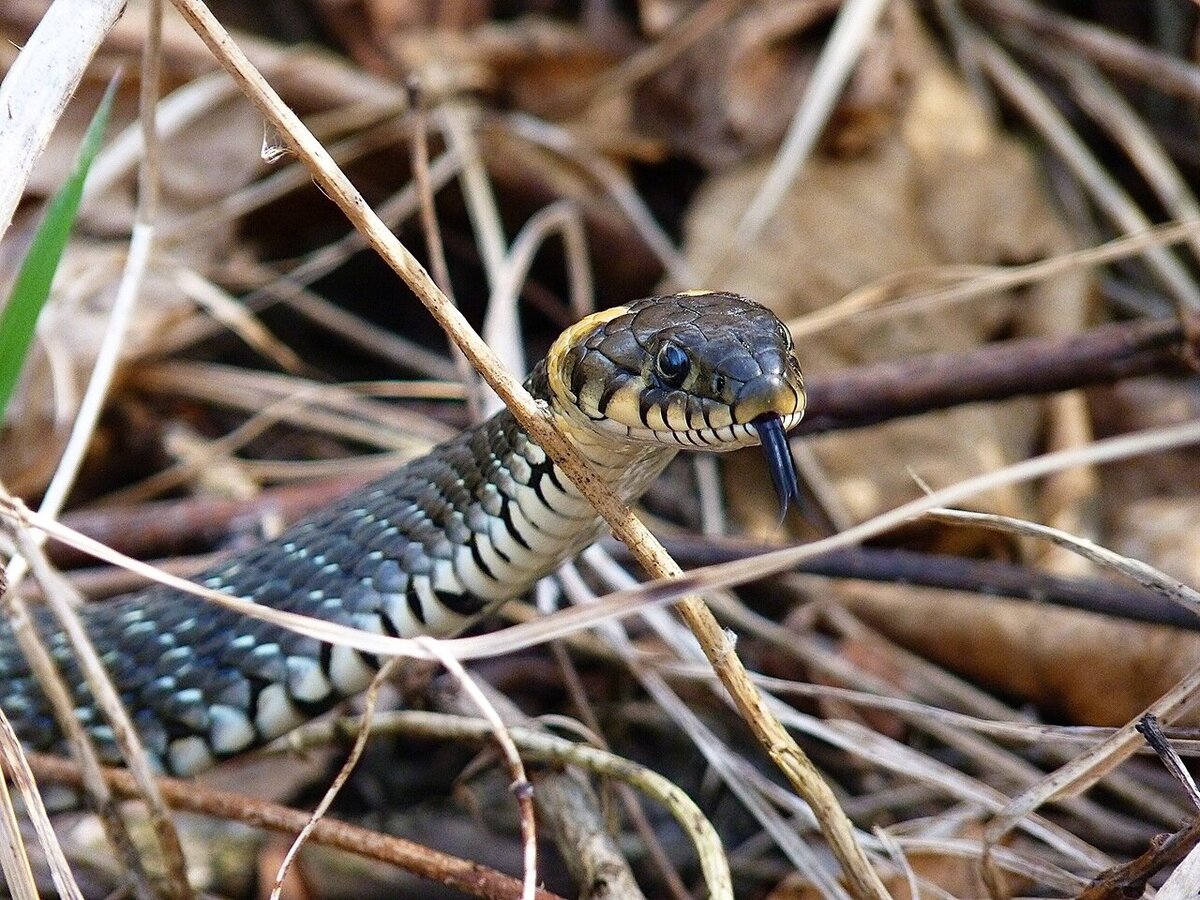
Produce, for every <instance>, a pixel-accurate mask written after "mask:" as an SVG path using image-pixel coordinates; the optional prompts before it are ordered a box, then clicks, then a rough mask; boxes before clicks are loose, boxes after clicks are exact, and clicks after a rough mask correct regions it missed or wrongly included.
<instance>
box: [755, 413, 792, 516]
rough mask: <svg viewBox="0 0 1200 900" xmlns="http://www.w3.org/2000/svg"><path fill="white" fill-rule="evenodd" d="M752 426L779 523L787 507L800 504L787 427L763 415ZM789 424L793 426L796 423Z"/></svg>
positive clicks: (780, 420)
mask: <svg viewBox="0 0 1200 900" xmlns="http://www.w3.org/2000/svg"><path fill="white" fill-rule="evenodd" d="M788 418H789V419H791V418H792V417H791V416H789V417H788ZM751 424H752V425H753V427H754V430H755V431H756V432H758V440H759V442H760V443H761V444H762V448H763V453H764V454H765V455H766V457H767V469H768V470H769V471H770V472H771V482H772V483H773V484H774V485H775V496H776V497H778V498H779V520H780V522H782V521H783V517H784V516H785V515H787V511H788V507H789V506H791V504H793V503H799V502H800V500H801V497H800V482H799V481H798V480H797V478H796V462H795V460H794V459H793V458H792V448H791V445H790V444H788V439H787V427H786V426H785V424H784V421H783V417H781V416H780V415H779V414H778V413H763V414H762V415H761V416H757V417H755V419H754V420H753V422H752V423H751ZM791 424H793V425H794V424H795V421H792V422H791Z"/></svg>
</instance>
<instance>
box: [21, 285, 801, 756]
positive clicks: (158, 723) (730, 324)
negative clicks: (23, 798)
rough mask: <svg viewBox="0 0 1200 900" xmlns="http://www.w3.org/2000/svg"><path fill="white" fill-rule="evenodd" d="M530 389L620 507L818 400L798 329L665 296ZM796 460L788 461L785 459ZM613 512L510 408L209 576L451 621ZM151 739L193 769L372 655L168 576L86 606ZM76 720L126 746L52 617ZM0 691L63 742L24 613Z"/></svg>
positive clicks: (33, 725)
mask: <svg viewBox="0 0 1200 900" xmlns="http://www.w3.org/2000/svg"><path fill="white" fill-rule="evenodd" d="M526 386H527V387H528V389H529V390H530V392H531V393H532V394H533V396H534V397H535V398H537V399H539V400H541V401H544V402H545V403H546V405H547V408H548V410H549V412H550V414H551V415H552V416H553V417H554V418H555V419H556V420H557V421H558V424H559V425H560V427H561V428H562V429H563V430H564V431H565V432H566V433H567V434H568V435H569V436H570V437H571V438H572V440H573V441H574V442H575V443H576V445H577V446H578V447H579V448H580V449H581V450H582V451H583V453H584V454H585V455H586V456H587V457H588V459H589V460H590V462H591V463H592V465H593V467H594V469H595V470H596V472H597V473H598V474H599V476H600V477H601V478H602V479H603V480H604V481H605V482H607V483H608V484H609V486H611V487H612V488H613V489H614V490H616V491H617V493H618V494H619V495H620V496H621V497H622V498H623V499H625V500H627V501H631V500H633V499H635V498H636V497H638V496H639V495H640V494H641V493H642V492H643V491H644V490H645V488H646V486H647V485H648V484H649V483H650V482H651V481H652V480H653V479H654V477H655V476H656V475H658V473H659V472H661V471H662V469H663V467H664V466H665V465H666V464H667V463H668V462H669V461H670V459H671V458H672V457H673V456H674V455H675V454H676V452H677V451H678V450H679V449H681V448H684V447H691V448H698V449H707V450H726V449H733V448H736V447H739V446H745V445H747V444H755V443H759V440H760V436H759V431H760V430H762V431H763V432H764V434H765V433H766V432H767V431H770V432H771V434H772V436H773V438H774V443H775V445H776V446H778V444H779V441H780V440H782V434H783V431H784V430H785V429H786V428H789V427H791V425H793V424H795V422H797V421H799V418H800V416H801V415H802V413H803V407H804V393H803V386H802V382H801V378H800V371H799V368H798V366H797V364H796V361H795V359H794V356H793V354H792V346H791V339H790V337H789V336H788V334H787V330H786V329H785V328H784V327H783V326H782V325H781V324H780V322H779V321H778V320H777V319H776V318H775V316H774V315H773V314H772V313H770V312H769V311H768V310H766V309H765V308H764V307H762V306H759V305H758V304H756V303H753V302H752V301H750V300H747V299H745V298H742V297H739V296H737V295H733V294H725V293H708V292H705V293H690V294H676V295H672V296H670V297H653V298H647V299H643V300H639V301H636V302H634V303H631V304H628V305H626V306H622V307H616V308H614V309H610V310H605V311H603V312H599V313H595V314H593V315H591V316H588V317H586V318H585V319H583V320H582V321H580V322H579V323H577V324H576V325H574V326H572V327H571V328H569V329H567V331H565V332H564V333H563V334H562V335H561V336H560V337H559V338H558V340H557V341H555V343H554V345H553V346H552V347H551V349H550V351H549V353H548V354H547V356H546V358H545V359H544V360H543V361H542V362H540V363H539V364H538V365H537V367H536V368H535V369H534V371H533V373H532V374H531V375H530V376H529V379H528V380H527V382H526ZM788 466H789V467H790V459H789V460H788ZM601 525H602V521H601V520H600V519H599V518H598V517H597V516H596V514H595V512H594V511H593V510H592V508H591V506H590V505H589V504H588V502H587V501H586V500H585V499H584V498H583V497H582V496H581V495H580V494H579V492H578V491H577V490H576V488H575V487H574V485H573V484H571V482H570V481H569V480H568V479H567V478H566V476H565V475H564V474H563V473H562V472H561V471H560V470H559V469H558V467H557V466H556V465H555V464H554V463H553V461H551V460H550V459H549V458H548V457H547V456H546V454H545V453H544V452H543V451H542V449H541V448H540V447H539V446H538V445H537V444H536V443H534V442H533V441H532V440H531V439H530V438H529V437H528V436H527V435H526V433H525V432H524V431H523V430H522V428H521V427H520V425H519V424H518V423H517V421H516V420H515V419H514V418H513V416H512V415H511V414H510V413H509V412H507V411H502V412H500V413H498V414H496V415H494V416H492V417H491V418H490V419H488V420H486V421H484V422H482V423H480V424H479V425H477V426H475V427H473V428H470V429H468V430H466V431H464V432H462V433H461V434H460V435H458V436H457V437H455V438H453V439H451V440H450V441H448V442H446V443H443V444H441V445H439V446H438V447H436V448H434V449H433V450H432V451H431V452H430V453H428V454H427V455H425V456H423V457H421V458H419V459H416V460H414V461H412V462H410V463H408V464H406V465H404V466H403V467H401V468H400V469H398V470H397V471H395V472H393V473H392V474H390V475H388V476H386V477H384V478H383V479H381V480H379V481H377V482H374V483H373V484H370V485H368V486H366V487H365V488H362V489H360V490H359V491H356V492H354V493H353V494H351V495H349V496H347V497H346V498H344V499H342V500H341V501H339V502H337V503H335V504H334V505H332V506H330V507H328V508H326V509H325V510H323V511H321V512H319V513H318V514H316V515H315V516H313V517H312V518H310V519H308V520H307V521H305V522H302V523H300V524H298V525H296V526H295V527H293V528H291V529H290V530H288V531H287V532H286V533H285V534H283V535H282V536H281V537H279V538H278V539H276V540H274V541H270V542H268V543H264V544H262V545H261V546H259V547H257V548H256V549H254V550H252V551H250V552H248V553H244V554H241V555H238V556H236V557H233V558H231V559H229V560H228V561H226V562H224V563H222V564H220V565H218V566H216V567H215V568H213V569H211V570H210V571H208V572H205V573H204V574H203V575H201V576H200V577H199V578H198V579H197V580H198V581H199V582H200V583H201V584H203V585H205V586H207V587H209V588H213V589H216V590H219V591H223V592H226V593H229V594H233V595H238V596H241V597H245V598H248V599H251V600H254V601H255V602H257V603H262V604H267V605H270V606H274V607H278V608H282V609H287V610H290V611H293V612H297V613H302V614H305V615H309V616H314V617H318V618H323V619H328V620H332V621H335V622H338V623H340V624H345V625H351V626H355V627H357V628H361V629H365V630H368V631H372V632H377V633H384V634H390V635H398V636H404V637H411V636H415V635H418V634H434V635H437V634H448V633H452V632H454V631H456V630H458V629H460V628H462V627H463V626H464V624H466V623H467V622H469V621H470V620H471V619H472V617H475V616H478V615H479V614H480V613H481V612H484V611H485V610H487V609H488V608H490V607H493V606H494V605H496V604H498V603H500V602H502V601H504V600H507V599H510V598H512V597H516V596H519V595H521V594H523V593H524V592H526V591H527V590H529V589H530V588H531V587H532V585H533V584H534V583H535V582H536V581H537V580H538V579H539V578H541V577H542V576H543V575H545V574H547V573H548V572H551V571H553V570H554V568H555V567H556V566H558V565H559V564H560V563H561V562H562V561H563V560H565V559H567V558H569V557H571V556H572V555H574V554H575V553H577V552H579V551H580V550H581V549H583V548H584V547H586V546H587V545H588V544H589V543H591V542H592V541H593V540H594V539H595V538H596V537H597V535H598V533H599V531H600V528H601ZM81 614H82V616H83V620H84V625H85V627H86V629H87V631H88V632H89V634H90V636H91V638H92V641H93V642H94V644H95V645H96V647H97V648H98V650H99V652H100V654H101V658H102V661H103V663H104V665H105V667H106V668H107V670H108V672H109V674H110V676H111V677H112V679H113V682H114V683H115V685H116V687H117V689H118V690H119V692H120V694H121V696H122V698H123V700H124V702H125V704H126V706H127V708H128V709H129V710H130V712H131V714H132V717H133V720H134V723H135V725H136V726H137V727H138V729H139V731H140V734H141V737H142V740H143V742H144V744H145V746H146V748H147V750H148V751H149V752H150V753H151V754H152V755H153V757H154V758H155V759H156V760H157V761H158V762H159V763H160V764H161V765H162V767H163V768H164V769H165V770H167V771H169V772H173V773H175V774H181V775H184V774H190V773H194V772H196V771H199V770H201V769H204V768H206V767H208V766H211V765H213V764H214V763H215V762H216V761H218V760H220V759H223V758H226V757H229V756H233V755H235V754H238V753H242V752H244V751H246V750H248V749H251V748H253V747H256V746H259V745H261V744H263V743H265V742H267V741H270V740H273V739H274V738H276V737H278V736H280V735H282V734H284V733H286V732H287V731H289V730H291V729H293V728H295V727H297V726H298V725H300V724H302V723H303V722H304V721H306V720H308V719H310V718H312V717H313V716H316V715H318V714H319V713H321V712H324V711H325V710H327V709H329V708H330V707H332V706H333V705H334V704H335V703H337V702H338V701H340V700H342V699H344V698H346V697H349V696H351V695H353V694H356V693H358V692H360V691H362V690H363V689H364V688H365V687H366V685H367V684H368V683H369V681H370V679H371V677H372V676H373V674H374V672H375V671H376V670H377V665H378V663H377V661H376V660H375V659H374V658H373V657H370V656H367V655H363V654H360V653H359V652H358V651H356V650H353V649H350V648H347V647H343V646H330V645H328V644H324V643H321V642H319V641H317V640H315V639H313V638H309V637H304V636H301V635H297V634H295V633H293V632H290V631H286V630H283V629H281V628H278V627H276V626H273V625H270V624H267V623H265V622H262V621H258V620H254V619H248V618H245V617H242V616H238V615H237V614H236V613H234V612H231V611H229V610H226V609H224V608H219V607H215V606H212V605H210V604H208V603H205V602H204V601H203V600H200V599H198V598H196V597H194V596H192V595H189V594H186V593H183V592H180V591H177V590H174V589H171V588H166V587H154V588H151V589H149V590H146V591H144V592H141V593H138V594H134V595H129V596H126V597H123V598H119V599H117V600H114V601H109V602H106V603H102V604H93V605H89V606H86V607H84V608H83V610H82V611H81ZM37 627H38V628H39V629H40V630H41V632H42V634H43V636H44V638H45V640H46V641H47V643H48V645H49V647H50V649H51V652H52V654H53V656H54V658H55V660H56V662H57V663H58V665H59V666H60V667H61V668H62V670H63V672H64V675H65V678H66V681H67V683H68V684H69V685H71V686H72V687H73V690H74V691H75V703H76V714H77V715H78V717H79V718H80V720H81V721H82V722H83V724H84V726H85V727H86V728H87V729H88V731H89V732H90V734H91V736H92V737H93V738H94V739H95V741H96V742H97V744H98V746H99V748H100V751H101V755H102V756H103V757H105V758H106V759H109V760H112V761H115V760H116V759H117V758H118V757H117V754H116V748H115V744H114V742H113V736H112V731H111V729H110V728H109V726H108V725H107V724H105V722H104V721H103V719H102V717H101V715H100V713H99V711H98V710H97V709H96V707H95V705H94V703H93V701H92V698H91V695H90V693H89V691H88V689H87V687H86V684H85V683H84V679H83V677H82V675H81V673H80V671H79V669H78V666H77V664H76V663H75V661H74V659H73V656H72V653H71V650H70V648H69V646H68V644H67V641H66V638H65V636H64V635H63V634H62V633H61V632H60V631H59V630H58V629H57V628H56V627H55V626H54V625H53V624H52V623H51V621H50V618H49V617H48V616H43V615H39V616H38V618H37ZM0 706H2V707H3V709H4V712H5V713H6V714H7V716H8V718H9V720H10V721H11V722H12V723H13V725H14V727H15V728H16V730H17V733H18V735H19V736H20V738H21V739H22V741H24V742H25V743H26V744H27V745H28V746H31V747H33V748H35V749H39V750H61V749H62V748H61V744H62V738H61V735H60V732H59V730H58V727H57V726H56V725H55V722H54V718H53V716H52V715H51V713H50V709H49V706H48V705H47V702H46V700H45V698H44V697H43V695H42V694H41V691H40V689H39V688H38V687H37V684H36V682H35V681H34V679H33V677H32V676H31V674H30V672H29V669H28V666H27V665H26V663H25V661H24V658H23V656H22V655H21V653H20V651H19V650H18V648H17V646H16V643H15V641H14V639H13V636H12V634H11V632H10V631H9V630H8V629H7V626H4V627H3V628H0Z"/></svg>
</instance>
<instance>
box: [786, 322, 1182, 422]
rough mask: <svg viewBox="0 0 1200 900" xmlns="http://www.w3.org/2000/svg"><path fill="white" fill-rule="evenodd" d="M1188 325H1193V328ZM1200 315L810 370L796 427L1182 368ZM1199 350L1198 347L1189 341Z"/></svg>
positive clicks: (889, 416)
mask: <svg viewBox="0 0 1200 900" xmlns="http://www.w3.org/2000/svg"><path fill="white" fill-rule="evenodd" d="M1189 326H1190V328H1189ZM1196 327H1200V318H1195V317H1193V318H1191V319H1188V320H1185V322H1184V323H1183V324H1181V323H1180V321H1179V320H1178V319H1177V318H1170V319H1152V320H1148V321H1142V320H1139V321H1136V322H1124V323H1119V324H1116V325H1104V326H1101V327H1100V328H1094V329H1092V330H1091V331H1085V332H1083V333H1082V334H1078V335H1072V336H1071V337H1067V338H1059V337H1039V338H1026V339H1024V340H1016V341H1004V342H1002V343H997V344H988V345H986V346H983V347H979V348H978V349H975V350H968V351H965V352H963V353H935V354H931V355H929V356H918V357H915V358H912V359H905V360H900V361H898V362H889V363H881V364H878V365H872V366H862V367H860V368H856V369H849V370H844V371H841V372H831V373H829V374H827V375H812V376H809V377H808V378H806V379H805V388H806V390H807V392H808V410H807V411H806V413H805V416H804V421H802V422H801V423H800V425H799V426H798V428H797V429H796V431H794V432H793V433H794V434H813V433H817V432H822V431H831V430H835V429H839V428H857V427H861V426H863V425H872V424H875V423H877V422H883V421H888V420H891V419H897V418H900V417H902V416H912V415H916V414H918V413H922V412H929V411H930V410H934V409H945V408H946V407H949V406H957V405H959V404H962V403H977V402H979V401H982V400H1000V399H1004V398H1007V397H1017V396H1022V395H1028V394H1046V393H1052V392H1054V391H1065V390H1069V389H1071V388H1076V387H1081V386H1083V385H1088V384H1099V383H1103V382H1111V381H1118V380H1120V379H1122V378H1129V377H1131V376H1134V375H1144V374H1147V373H1149V372H1160V371H1166V370H1170V369H1173V368H1177V367H1179V365H1180V363H1181V358H1182V354H1183V352H1184V351H1185V349H1186V348H1185V346H1184V340H1185V338H1184V334H1185V330H1184V329H1185V328H1189V332H1188V333H1191V329H1194V328H1196ZM1192 349H1195V348H1192Z"/></svg>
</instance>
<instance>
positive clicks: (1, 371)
mask: <svg viewBox="0 0 1200 900" xmlns="http://www.w3.org/2000/svg"><path fill="white" fill-rule="evenodd" d="M117 83H118V82H117V79H116V78H114V79H113V80H112V82H111V83H110V84H109V86H108V90H106V91H105V92H104V97H103V98H102V99H101V100H100V105H99V106H98V107H97V108H96V113H95V115H93V116H92V121H91V124H89V125H88V130H87V133H86V134H84V136H83V143H82V144H81V145H80V148H79V157H78V158H77V159H76V160H75V168H74V169H73V170H72V171H71V174H70V176H69V177H68V178H67V181H66V183H65V184H64V185H63V186H62V187H61V188H59V191H58V193H57V194H55V195H54V199H53V200H52V201H51V202H50V205H49V207H48V208H47V209H46V214H45V217H44V218H43V219H42V223H41V225H39V226H38V230H37V234H35V235H34V238H33V243H32V244H31V245H30V247H29V252H28V253H27V254H26V256H25V261H24V262H23V263H22V264H21V271H20V272H19V273H18V274H17V280H16V282H15V283H14V284H13V290H12V294H11V295H10V296H9V298H8V303H6V304H5V305H4V309H3V311H0V422H2V421H3V419H4V411H5V410H6V409H7V408H8V403H9V401H10V400H11V399H12V394H13V391H14V390H15V389H16V386H17V379H18V378H19V377H20V374H21V369H22V368H23V367H24V365H25V357H26V356H27V355H28V353H29V345H30V344H31V343H32V342H33V334H34V330H35V329H36V327H37V320H38V316H39V315H41V312H42V307H43V306H45V304H46V299H47V298H48V297H49V296H50V284H51V282H53V281H54V273H55V271H57V269H58V263H59V261H60V260H61V259H62V255H63V250H65V249H66V246H67V240H68V239H69V238H70V236H71V228H72V227H73V226H74V225H75V217H76V216H77V215H78V213H79V203H80V201H81V200H82V199H83V183H84V181H85V179H86V178H87V173H88V169H89V168H91V165H92V161H93V160H94V159H95V158H96V153H97V152H98V151H99V150H100V143H101V141H102V140H103V138H104V129H105V126H106V125H107V124H108V116H109V112H110V111H111V110H112V104H113V97H114V96H115V95H116V90H117Z"/></svg>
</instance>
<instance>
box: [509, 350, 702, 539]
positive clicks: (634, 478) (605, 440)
mask: <svg viewBox="0 0 1200 900" xmlns="http://www.w3.org/2000/svg"><path fill="white" fill-rule="evenodd" d="M525 388H526V390H528V391H529V393H530V394H531V395H532V396H533V397H534V399H536V400H541V401H543V402H545V403H546V405H547V406H548V408H549V411H550V415H551V418H553V420H554V423H555V425H556V426H557V428H558V430H559V432H560V433H562V434H564V435H566V437H567V438H568V439H570V441H571V443H572V444H574V445H575V447H576V449H578V450H579V452H580V453H581V454H583V456H584V457H585V458H586V459H587V461H588V462H589V463H590V464H591V467H592V469H593V471H595V473H596V474H597V475H598V476H599V477H600V480H601V481H603V482H604V484H605V485H606V486H607V487H608V488H609V489H610V490H612V491H613V492H614V493H615V494H616V495H617V496H618V497H620V498H621V500H622V501H623V502H625V503H633V502H634V501H636V500H637V499H638V498H639V497H640V496H641V495H642V494H643V493H645V491H646V488H647V487H649V486H650V484H651V482H653V481H654V479H655V478H657V477H658V475H659V474H660V473H661V472H662V470H663V469H664V468H666V466H667V464H668V463H669V462H670V461H671V460H672V459H674V458H675V455H676V454H677V453H678V450H677V449H676V448H674V447H668V446H666V445H648V444H646V443H644V442H635V441H630V440H628V439H620V438H617V437H615V436H614V435H612V434H610V433H608V432H604V431H600V430H598V429H597V428H595V427H594V423H592V422H591V421H590V420H589V419H588V418H587V416H585V415H584V414H583V413H582V412H581V411H580V409H579V407H578V406H577V405H575V404H570V403H567V404H564V403H561V402H559V400H558V399H557V397H556V396H555V394H554V392H553V391H552V390H551V389H550V382H549V377H548V375H547V371H546V362H545V361H542V362H540V363H538V365H537V367H536V368H534V370H533V372H532V373H531V374H530V376H529V377H528V378H527V379H526V381H525ZM501 415H505V413H501ZM508 415H511V414H508ZM514 424H515V419H514ZM518 427H519V426H518ZM554 471H555V475H556V476H558V478H559V480H560V481H561V482H562V483H563V485H564V486H567V485H569V488H568V491H569V492H570V493H571V494H572V495H574V496H575V497H577V498H579V499H580V500H583V497H582V495H581V494H579V492H578V490H577V489H576V488H575V486H574V485H573V484H571V483H570V480H569V479H568V478H567V477H566V474H565V473H564V472H563V471H562V469H561V468H559V467H558V465H557V464H554ZM583 502H584V503H586V502H587V501H586V500H583ZM588 508H589V509H591V505H590V504H588ZM597 518H598V517H597Z"/></svg>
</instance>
